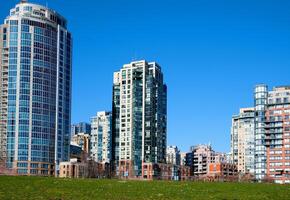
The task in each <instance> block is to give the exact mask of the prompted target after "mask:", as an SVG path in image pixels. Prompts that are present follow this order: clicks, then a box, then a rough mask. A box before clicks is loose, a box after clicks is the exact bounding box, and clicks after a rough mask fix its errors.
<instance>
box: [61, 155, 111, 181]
mask: <svg viewBox="0 0 290 200" xmlns="http://www.w3.org/2000/svg"><path fill="white" fill-rule="evenodd" d="M59 177H60V178H110V177H111V173H110V166H109V164H102V163H98V162H95V161H93V160H87V161H85V162H79V161H78V160H77V159H70V161H67V162H61V163H60V170H59Z"/></svg>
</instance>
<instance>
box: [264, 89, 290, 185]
mask: <svg viewBox="0 0 290 200" xmlns="http://www.w3.org/2000/svg"><path fill="white" fill-rule="evenodd" d="M267 103H268V105H267V110H266V112H265V117H266V118H265V146H266V148H267V152H266V158H267V167H266V170H267V171H266V172H267V175H268V177H269V178H271V179H274V181H275V182H276V183H290V86H280V87H274V88H273V90H272V91H269V92H268V102H267Z"/></svg>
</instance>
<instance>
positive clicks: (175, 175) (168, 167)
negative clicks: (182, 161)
mask: <svg viewBox="0 0 290 200" xmlns="http://www.w3.org/2000/svg"><path fill="white" fill-rule="evenodd" d="M141 178H142V179H145V180H175V181H180V180H190V179H191V176H190V167H188V166H180V165H172V164H166V163H155V164H154V163H143V164H142V177H141Z"/></svg>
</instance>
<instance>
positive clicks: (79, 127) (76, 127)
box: [71, 122, 91, 137]
mask: <svg viewBox="0 0 290 200" xmlns="http://www.w3.org/2000/svg"><path fill="white" fill-rule="evenodd" d="M78 133H85V134H89V135H90V134H91V125H90V124H89V123H86V122H80V123H77V124H73V125H71V136H72V137H73V136H74V135H77V134H78Z"/></svg>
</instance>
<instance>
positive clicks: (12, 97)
mask: <svg viewBox="0 0 290 200" xmlns="http://www.w3.org/2000/svg"><path fill="white" fill-rule="evenodd" d="M0 30H1V31H0V33H1V38H0V48H1V49H0V51H1V53H2V54H1V64H0V74H1V81H0V86H1V87H0V96H1V98H0V100H1V107H0V117H1V118H0V138H1V149H0V150H1V158H2V159H3V160H5V161H6V166H7V168H9V169H13V170H14V171H15V173H16V174H23V175H57V172H58V166H59V162H60V161H65V160H68V156H69V144H70V112H71V68H72V62H71V60H72V37H71V34H70V33H69V32H68V30H67V21H66V19H65V18H64V17H62V16H61V15H59V14H58V13H57V12H55V11H54V10H51V9H49V8H47V7H45V6H41V5H36V4H31V3H27V1H24V0H22V1H21V2H20V3H19V4H17V5H16V6H15V8H13V9H11V10H10V14H9V16H8V17H7V18H6V19H5V21H4V24H3V25H1V26H0Z"/></svg>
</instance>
